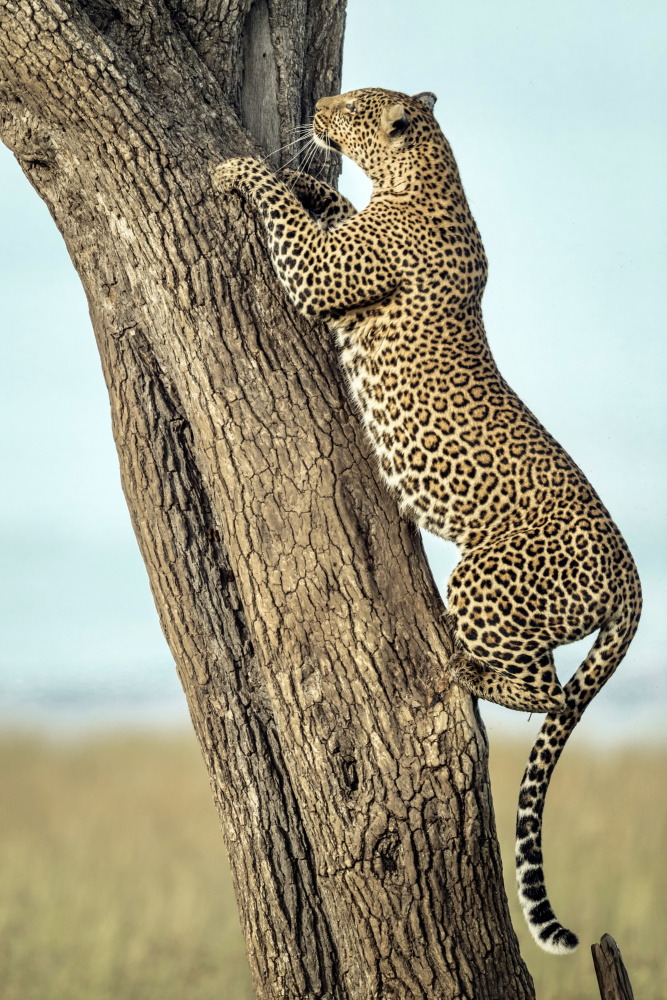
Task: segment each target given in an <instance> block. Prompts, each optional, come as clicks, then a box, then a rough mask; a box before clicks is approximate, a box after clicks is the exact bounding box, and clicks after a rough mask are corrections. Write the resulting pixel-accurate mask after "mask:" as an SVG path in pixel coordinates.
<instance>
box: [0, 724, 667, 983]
mask: <svg viewBox="0 0 667 1000" xmlns="http://www.w3.org/2000/svg"><path fill="white" fill-rule="evenodd" d="M525 756H526V749H525V748H517V747H514V746H508V745H506V744H503V743H498V741H497V740H496V741H494V743H493V745H492V751H491V768H492V782H493V792H494V802H495V808H496V819H497V825H498V830H499V835H500V839H501V845H502V849H503V858H504V863H505V869H506V877H507V888H508V894H509V898H510V904H511V906H512V908H513V919H514V925H515V928H516V929H517V932H518V934H519V937H520V940H521V948H522V953H523V955H524V958H525V959H526V961H527V963H528V966H529V968H530V970H531V972H532V974H533V976H534V978H535V984H536V990H537V997H538V1000H593V998H595V1000H598V998H599V992H598V991H597V986H596V983H595V976H594V973H593V968H592V964H591V959H590V951H589V945H590V943H591V942H592V941H594V940H599V938H600V936H601V935H602V934H603V933H604V932H605V931H609V932H610V933H611V934H612V935H613V936H614V937H615V938H616V939H617V941H618V943H619V945H620V947H621V950H622V952H623V956H624V959H625V961H626V965H627V966H628V970H629V972H630V977H631V981H632V984H633V988H634V991H635V996H636V997H637V998H638V1000H663V998H664V997H665V995H666V990H665V984H666V983H667V949H665V945H664V939H665V929H666V927H665V921H664V900H665V898H666V896H667V892H666V890H667V885H666V881H667V879H666V875H665V873H666V872H667V864H666V863H665V860H664V848H665V839H666V835H667V804H666V800H665V794H664V791H665V777H666V773H667V755H666V754H665V752H664V751H663V750H657V751H655V752H651V751H650V750H625V751H623V752H620V753H605V754H602V753H597V754H591V753H585V752H583V751H579V752H574V751H571V752H570V753H568V754H566V755H565V756H564V758H563V761H562V762H561V765H560V766H559V768H558V769H557V771H556V775H555V778H554V782H553V787H552V790H551V793H550V798H549V801H548V803H547V812H546V843H545V848H546V859H547V881H548V885H549V889H550V893H551V896H552V899H553V903H554V906H555V908H556V912H557V914H558V915H559V916H560V917H561V919H562V920H563V921H564V922H565V923H567V924H569V926H571V927H572V928H573V929H574V930H576V931H577V932H578V933H579V934H580V937H581V940H582V947H581V948H580V949H579V951H578V952H577V953H576V954H575V955H574V956H573V957H570V958H560V959H559V958H553V957H551V956H547V955H544V954H542V953H541V952H539V951H538V949H537V948H536V947H535V946H534V945H533V943H532V941H530V938H529V936H528V935H527V933H526V932H525V930H524V925H523V920H522V918H521V917H520V914H519V913H518V909H517V906H516V903H515V893H514V887H513V871H512V856H513V844H512V833H513V818H514V810H515V806H516V791H517V787H518V783H519V780H520V777H521V773H522V770H523V765H524V763H525ZM252 997H253V993H252V990H251V988H250V981H249V976H248V972H247V967H246V961H245V956H244V952H243V941H242V938H241V933H240V930H239V923H238V916H237V912H236V904H235V900H234V894H233V890H232V885H231V879H230V876H229V871H228V867H227V862H226V859H225V854H224V849H223V844H222V837H221V834H220V831H219V826H218V820H217V816H216V814H215V810H214V808H213V804H212V800H211V794H210V790H209V787H208V781H207V777H206V773H205V769H204V765H203V763H202V761H201V757H200V756H199V751H198V749H197V747H196V744H195V741H194V736H189V735H183V736H171V737H162V738H161V737H157V736H146V737H143V738H139V737H131V738H130V737H124V738H120V737H115V738H114V737H105V738H97V739H87V740H84V741H78V742H73V743H62V742H61V743H47V742H43V741H39V740H37V739H27V738H14V739H6V740H4V741H3V742H2V743H0V998H1V1000H112V998H113V1000H158V998H159V1000H214V998H215V1000H251V998H252Z"/></svg>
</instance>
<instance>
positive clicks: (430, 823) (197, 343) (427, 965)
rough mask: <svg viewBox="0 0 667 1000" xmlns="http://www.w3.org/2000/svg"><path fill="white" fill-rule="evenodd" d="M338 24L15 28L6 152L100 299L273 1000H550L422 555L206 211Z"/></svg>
mask: <svg viewBox="0 0 667 1000" xmlns="http://www.w3.org/2000/svg"><path fill="white" fill-rule="evenodd" d="M343 20H344V5H343V4H342V3H341V2H340V0H318V3H311V2H309V0H257V2H256V3H253V2H252V0H239V2H236V0H235V2H233V3H232V2H231V0H210V2H207V3H202V2H201V0H113V2H107V0H20V2H19V0H0V136H1V137H2V140H3V141H4V142H5V143H6V144H7V145H8V146H10V148H11V149H12V150H13V151H14V153H15V155H16V157H17V159H18V161H19V163H20V164H21V166H22V167H23V170H24V171H25V173H26V176H27V177H28V178H29V179H30V182H31V183H32V185H33V187H34V188H35V190H36V191H37V193H38V194H39V195H40V197H42V198H43V199H44V200H45V202H46V203H47V205H48V207H49V210H50V211H51V214H52V216H53V218H54V220H55V223H56V225H57V226H58V228H59V230H60V232H61V233H62V235H63V237H64V239H65V242H66V244H67V248H68V250H69V253H70V256H71V258H72V261H73V263H74V266H75V267H76V269H77V271H78V273H79V275H80V277H81V280H82V282H83V285H84V288H85V291H86V295H87V297H88V303H89V307H90V315H91V318H92V322H93V327H94V331H95V336H96V338H97V343H98V346H99V350H100V357H101V362H102V367H103V370H104V375H105V379H106V383H107V387H108V391H109V397H110V401H111V416H112V426H113V433H114V437H115V440H116V444H117V449H118V456H119V462H120V471H121V478H122V484H123V489H124V491H125V496H126V499H127V503H128V507H129V510H130V514H131V517H132V522H133V525H134V529H135V532H136V535H137V539H138V543H139V546H140V548H141V552H142V556H143V558H144V562H145V564H146V567H147V571H148V575H149V579H150V584H151V588H152V591H153V595H154V597H155V602H156V605H157V608H158V611H159V614H160V621H161V624H162V628H163V630H164V633H165V636H166V637H167V641H168V643H169V646H170V648H171V651H172V653H173V656H174V659H175V661H176V665H177V669H178V672H179V677H180V679H181V682H182V684H183V688H184V690H185V693H186V696H187V699H188V704H189V708H190V713H191V716H192V721H193V725H194V727H195V730H196V732H197V735H198V738H199V740H200V743H201V747H202V752H203V754H204V757H205V760H206V763H207V766H208V769H209V775H210V780H211V786H212V789H213V794H214V797H215V801H216V804H217V807H218V810H219V814H220V819H221V824H222V829H223V835H224V837H225V842H226V845H227V849H228V852H229V857H230V863H231V867H232V872H233V876H234V881H235V887H236V892H237V899H238V904H239V910H240V914H241V924H242V929H243V932H244V935H245V940H246V946H247V951H248V956H249V960H250V967H251V972H252V977H253V983H254V987H255V990H256V992H257V996H258V998H259V1000H273V998H277V997H281V998H290V1000H315V998H318V1000H324V998H328V1000H333V998H336V1000H367V998H368V997H373V998H374V1000H402V998H408V997H409V998H411V1000H418V998H420V997H421V998H427V997H428V998H429V1000H439V998H442V1000H446V998H451V997H456V998H460V1000H465V998H468V1000H499V998H501V997H502V998H503V1000H533V998H534V991H533V986H532V981H531V979H530V976H529V974H528V972H527V970H526V968H525V966H524V964H523V962H522V961H521V958H520V955H519V949H518V944H517V941H516V938H515V935H514V932H513V930H512V926H511V923H510V918H509V911H508V907H507V900H506V897H505V891H504V886H503V879H502V867H501V862H500V853H499V849H498V844H497V840H496V835H495V827H494V819H493V811H492V805H491V797H490V789H489V779H488V770H487V746H486V741H485V737H484V732H483V727H482V726H481V723H480V720H479V717H478V715H477V714H476V711H475V707H474V705H473V704H472V702H471V699H470V697H469V696H468V695H467V694H466V693H465V692H463V691H460V690H459V689H458V688H457V687H456V686H455V685H453V684H451V683H448V681H447V678H446V675H445V673H444V668H445V665H446V662H447V659H448V656H449V654H450V652H451V641H450V637H449V634H448V632H447V627H446V623H445V621H444V620H443V617H442V610H443V609H442V604H441V602H440V599H439V597H438V595H437V591H436V589H435V587H434V584H433V580H432V577H431V575H430V572H429V570H428V566H427V565H426V563H425V560H424V555H423V550H422V546H421V541H420V538H419V536H418V534H417V533H415V531H414V530H413V529H412V528H411V527H410V526H409V525H408V524H407V523H406V522H404V521H402V520H401V519H400V517H399V516H398V513H397V510H396V505H395V504H394V502H393V501H392V499H391V498H390V497H389V495H388V494H387V492H386V490H385V489H384V488H383V487H382V486H381V485H380V484H379V482H378V478H377V476H376V471H375V466H374V461H373V458H372V456H371V453H370V448H369V446H368V443H367V441H366V439H365V436H364V434H363V432H362V429H361V427H360V425H359V421H358V419H357V417H356V415H355V413H354V412H353V411H352V409H351V407H350V405H349V402H348V399H347V396H346V393H345V389H344V385H343V381H342V378H341V376H340V373H339V369H338V365H337V360H336V356H335V352H334V350H333V348H332V345H331V342H330V337H329V335H328V332H327V330H326V329H324V328H323V327H322V326H318V325H311V324H309V323H306V321H305V320H304V319H303V318H302V317H300V316H298V315H296V314H295V312H294V310H293V309H291V307H290V306H289V304H288V303H287V302H286V300H285V298H284V296H283V294H282V292H281V290H280V288H279V286H278V284H277V281H276V279H275V276H274V274H273V272H272V271H271V268H270V267H269V265H268V262H267V256H266V252H265V249H264V246H263V244H262V238H261V236H260V235H258V231H257V227H256V226H255V222H254V219H253V216H252V212H251V211H250V210H249V209H248V207H247V206H245V205H243V204H242V202H241V201H240V200H239V199H236V198H234V199H229V200H228V201H227V200H225V201H224V203H223V202H222V201H221V200H219V199H216V198H215V197H213V194H212V191H211V185H210V172H211V169H212V168H213V167H214V166H215V165H216V164H217V163H219V162H220V161H221V160H223V159H225V158H227V157H229V156H233V155H253V154H254V155H266V154H267V153H270V152H271V149H270V146H271V145H272V144H273V143H274V142H276V136H278V137H279V141H280V143H281V144H285V143H288V142H289V140H290V128H291V127H292V126H295V125H298V124H299V123H300V122H301V121H303V120H304V118H305V117H306V115H308V114H311V113H312V109H313V106H314V103H315V101H316V100H317V99H318V98H319V97H320V96H322V95H324V94H330V93H335V92H337V90H338V89H339V83H340V58H341V39H342V30H343ZM249 31H251V32H254V33H255V34H254V36H253V37H251V38H249V37H248V32H249ZM380 82H382V81H380ZM267 95H269V96H270V100H266V99H265V97H266V96H267ZM262 143H264V144H265V145H264V148H262ZM290 155H291V154H290V153H289V152H287V151H284V152H283V153H280V154H278V155H277V157H276V162H278V161H282V162H284V161H285V160H286V159H289V157H290ZM319 168H320V169H321V170H323V171H324V176H329V178H332V176H334V175H335V173H336V164H335V163H332V164H329V165H328V166H327V165H326V164H324V163H322V162H320V164H319ZM327 171H328V173H327ZM436 689H438V690H441V691H442V699H441V700H440V701H438V702H437V704H435V705H434V706H432V704H431V703H432V702H433V693H434V690H436Z"/></svg>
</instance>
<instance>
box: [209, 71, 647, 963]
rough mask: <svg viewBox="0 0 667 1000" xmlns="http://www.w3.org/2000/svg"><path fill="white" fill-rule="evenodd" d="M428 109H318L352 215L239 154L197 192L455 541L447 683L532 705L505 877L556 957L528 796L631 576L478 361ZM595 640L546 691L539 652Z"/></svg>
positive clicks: (351, 105) (506, 702)
mask: <svg viewBox="0 0 667 1000" xmlns="http://www.w3.org/2000/svg"><path fill="white" fill-rule="evenodd" d="M435 101H436V97H435V95H434V94H433V93H431V92H430V91H424V92H421V93H419V94H415V95H413V96H409V95H407V94H403V93H400V92H398V91H391V90H384V89H381V88H364V89H360V90H353V91H349V92H347V93H345V94H340V95H336V96H332V97H325V98H322V99H321V100H319V101H318V102H317V104H316V106H315V114H314V117H313V121H312V141H313V142H314V143H316V144H317V145H318V146H320V147H322V148H323V149H325V150H332V151H334V152H336V153H338V154H342V155H344V156H347V157H348V158H349V159H351V160H352V161H354V163H356V164H357V165H358V166H359V167H361V169H362V170H363V171H364V172H365V174H366V175H367V176H368V177H369V178H370V180H371V182H372V185H373V187H372V195H371V198H370V202H369V203H368V205H367V206H366V207H365V208H364V209H362V210H361V211H357V210H356V209H355V208H354V206H353V205H352V204H351V202H350V201H349V200H348V199H346V198H345V197H344V196H343V195H342V194H340V193H339V192H338V191H337V190H336V189H335V188H333V187H332V186H330V185H328V184H326V183H325V182H324V181H321V180H319V179H317V178H315V177H313V176H310V175H309V174H306V173H298V172H296V173H295V172H293V171H289V170H288V171H282V172H279V173H275V172H274V171H273V169H272V168H271V167H269V166H268V165H267V164H266V163H265V162H261V161H259V160H257V159H254V158H252V157H243V158H234V159H230V160H227V161H225V162H223V163H222V164H219V165H218V166H217V167H216V168H215V169H214V170H213V172H212V183H213V186H214V188H215V190H216V191H217V193H218V195H219V196H223V197H230V196H231V193H232V192H236V193H237V195H239V196H241V197H242V198H245V199H246V200H247V202H248V203H249V205H250V206H251V208H252V210H253V211H254V213H256V215H257V217H258V219H259V220H260V224H261V225H262V226H263V229H264V231H265V234H266V245H267V248H268V254H269V256H270V259H271V262H272V264H273V267H274V270H275V272H276V274H277V277H278V279H279V281H280V283H281V285H282V287H283V289H284V291H285V292H286V294H287V297H288V298H289V300H290V301H291V302H292V303H293V305H294V306H295V307H296V309H297V310H298V311H299V312H300V313H302V314H304V315H305V316H306V317H310V318H311V319H312V320H313V321H316V320H322V321H324V322H325V323H326V324H328V326H329V328H330V330H331V331H332V334H333V336H334V338H335V342H336V345H337V350H338V356H339V360H340V366H341V369H342V372H343V375H344V378H345V381H346V383H347V387H348V391H349V394H350V397H351V399H352V401H353V403H354V406H355V407H356V409H357V411H358V413H359V415H360V418H361V421H362V423H363V426H364V428H365V432H366V434H367V437H368V439H369V441H370V443H371V445H372V451H373V453H374V454H375V456H376V460H377V465H378V469H379V472H380V475H381V478H382V479H383V480H384V482H385V484H386V486H387V487H388V488H389V490H390V491H391V492H392V494H393V495H394V496H395V498H396V500H397V502H398V505H399V508H400V512H401V514H402V515H403V516H404V517H405V518H407V519H408V520H410V521H411V522H412V523H413V524H414V525H415V526H416V527H418V528H423V529H425V530H427V531H429V532H432V533H433V534H435V535H438V536H440V537H442V538H444V539H446V540H448V541H451V542H453V543H454V544H455V545H456V546H457V548H458V552H459V561H458V563H457V564H456V566H455V568H454V569H453V571H452V574H451V577H450V579H449V583H448V586H447V594H446V600H447V612H446V613H447V615H448V618H449V622H450V624H451V627H452V633H453V639H454V652H453V655H452V657H451V659H450V661H449V664H448V665H446V669H448V670H449V674H450V676H451V677H452V678H453V679H454V681H455V682H457V683H458V684H459V685H460V686H461V687H463V688H465V689H466V690H467V691H468V692H470V694H471V695H472V696H473V697H474V698H482V699H486V700H488V701H491V702H495V703H497V704H500V705H503V706H505V707H507V708H510V709H514V710H516V711H523V712H530V713H532V712H536V713H544V714H545V719H544V721H543V724H542V726H541V728H540V730H539V733H538V736H537V738H536V740H535V743H534V746H533V748H532V750H531V753H530V758H529V761H528V764H527V767H526V770H525V773H524V776H523V779H522V781H521V785H520V789H519V802H518V809H517V822H516V879H517V888H518V893H519V899H520V902H521V906H522V909H523V912H524V915H525V918H526V920H527V923H528V926H529V928H530V931H531V933H532V935H533V938H534V939H535V941H536V942H537V944H538V945H539V946H540V947H541V948H543V949H544V950H545V951H548V952H551V953H553V954H559V955H563V954H568V953H570V952H572V951H573V950H574V949H575V948H576V947H577V945H578V939H577V936H576V935H575V934H574V933H573V932H572V931H570V930H568V929H567V928H566V927H564V926H563V925H562V924H561V923H560V922H559V921H558V920H557V918H556V916H555V914H554V911H553V908H552V906H551V903H550V901H549V897H548V895H547V891H546V885H545V877H544V863H543V852H542V817H543V810H544V804H545V799H546V792H547V788H548V785H549V781H550V779H551V775H552V773H553V770H554V768H555V766H556V763H557V761H558V759H559V757H560V755H561V753H562V751H563V748H564V746H565V743H566V741H567V740H568V738H569V736H570V734H571V733H572V731H573V729H574V727H575V726H576V725H577V723H578V722H579V720H580V719H581V716H582V714H583V712H584V710H585V709H586V707H587V706H588V705H589V704H590V703H591V701H592V699H593V698H594V696H595V695H596V694H597V693H598V692H599V691H600V689H601V688H602V686H603V685H604V684H605V683H606V682H607V681H608V680H609V678H610V677H611V675H612V674H613V673H614V671H615V670H616V668H617V667H618V665H619V663H620V662H621V660H622V659H623V657H624V656H625V654H626V652H627V650H628V647H629V645H630V642H631V641H632V639H633V637H634V635H635V633H636V630H637V626H638V623H639V618H640V614H641V604H642V596H641V585H640V581H639V576H638V573H637V569H636V566H635V563H634V561H633V558H632V555H631V554H630V551H629V549H628V546H627V545H626V542H625V540H624V539H623V536H622V535H621V533H620V531H619V529H618V527H617V526H616V524H615V523H614V521H613V519H612V517H611V516H610V514H609V512H608V511H607V509H606V508H605V506H604V505H603V503H602V501H601V500H600V498H599V496H598V494H597V493H596V492H595V490H594V489H593V487H592V486H591V485H590V483H589V482H588V480H587V478H586V476H585V475H584V473H583V472H582V471H581V469H580V468H579V467H578V466H577V464H576V463H575V462H574V461H573V459H572V458H571V457H570V455H569V454H568V453H567V452H566V451H565V449H564V448H563V447H561V445H560V444H559V443H558V442H557V441H556V440H555V438H553V437H552V436H551V434H550V433H549V432H548V431H547V430H546V429H545V428H544V427H543V425H542V424H541V423H540V422H539V420H538V419H537V417H536V416H534V415H533V413H532V412H531V411H530V410H529V409H528V407H527V406H526V405H525V404H524V403H523V402H522V400H521V399H520V398H519V396H518V395H517V394H516V393H515V392H514V391H513V390H512V389H511V388H510V386H509V385H508V383H507V382H506V381H505V379H504V378H503V376H502V375H501V374H500V371H499V370H498V367H497V365H496V363H495V360H494V357H493V355H492V353H491V349H490V346H489V342H488V340H487V336H486V332H485V327H484V322H483V318H482V308H481V302H482V295H483V292H484V288H485V285H486V280H487V273H488V264H487V258H486V254H485V252H484V247H483V244H482V240H481V237H480V234H479V231H478V229H477V225H476V223H475V221H474V219H473V216H472V213H471V211H470V208H469V205H468V201H467V199H466V196H465V194H464V190H463V185H462V183H461V178H460V175H459V171H458V167H457V164H456V161H455V159H454V155H453V153H452V149H451V147H450V144H449V142H448V141H447V139H446V138H445V136H444V134H443V132H442V131H441V129H440V126H439V124H438V122H437V120H436V118H435V115H434V111H433V109H434V105H435ZM595 632H597V636H596V637H595V639H594V641H593V642H592V645H591V647H590V649H589V651H588V653H587V654H586V656H585V658H584V659H583V662H582V663H581V665H580V666H579V667H578V668H577V669H576V671H575V672H574V674H573V675H572V677H571V678H570V679H569V680H568V681H567V683H565V684H564V685H561V684H560V682H559V679H558V675H557V672H556V666H555V660H554V649H556V648H558V647H559V646H563V645H566V644H568V643H572V642H576V641H577V640H580V639H583V638H585V637H587V636H592V635H593V633H595Z"/></svg>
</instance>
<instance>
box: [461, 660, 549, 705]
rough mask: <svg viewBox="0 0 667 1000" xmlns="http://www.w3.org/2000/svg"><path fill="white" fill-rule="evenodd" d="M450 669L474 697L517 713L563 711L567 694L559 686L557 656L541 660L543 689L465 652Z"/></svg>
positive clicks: (539, 667)
mask: <svg viewBox="0 0 667 1000" xmlns="http://www.w3.org/2000/svg"><path fill="white" fill-rule="evenodd" d="M449 666H450V669H451V670H452V672H453V673H454V676H455V677H456V680H457V681H458V683H459V684H460V685H461V686H462V687H464V688H466V690H468V691H470V693H471V694H474V695H476V696H477V697H478V698H483V699H484V700H485V701H493V702H495V703H496V704H497V705H502V706H503V707H504V708H513V709H514V710H515V711H517V712H538V713H540V712H562V711H563V709H564V707H565V693H564V691H563V689H562V687H561V686H560V684H559V683H558V678H557V676H556V669H555V665H554V658H553V653H544V655H543V656H541V657H540V658H539V661H538V663H537V670H538V671H539V679H540V682H539V686H535V685H534V684H527V683H526V682H525V681H522V680H521V679H519V678H517V677H514V676H513V675H512V674H508V673H506V672H505V671H503V670H497V669H494V668H493V667H491V666H489V665H488V664H486V663H483V662H482V661H481V660H476V659H475V658H474V657H472V656H469V655H468V654H467V653H465V652H463V651H459V652H458V653H455V655H454V656H453V657H452V658H451V660H450V661H449Z"/></svg>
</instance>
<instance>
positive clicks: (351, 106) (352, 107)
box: [345, 102, 357, 111]
mask: <svg viewBox="0 0 667 1000" xmlns="http://www.w3.org/2000/svg"><path fill="white" fill-rule="evenodd" d="M345 110H346V111H356V110H357V106H356V104H353V103H352V102H350V103H349V104H346V105H345Z"/></svg>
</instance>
